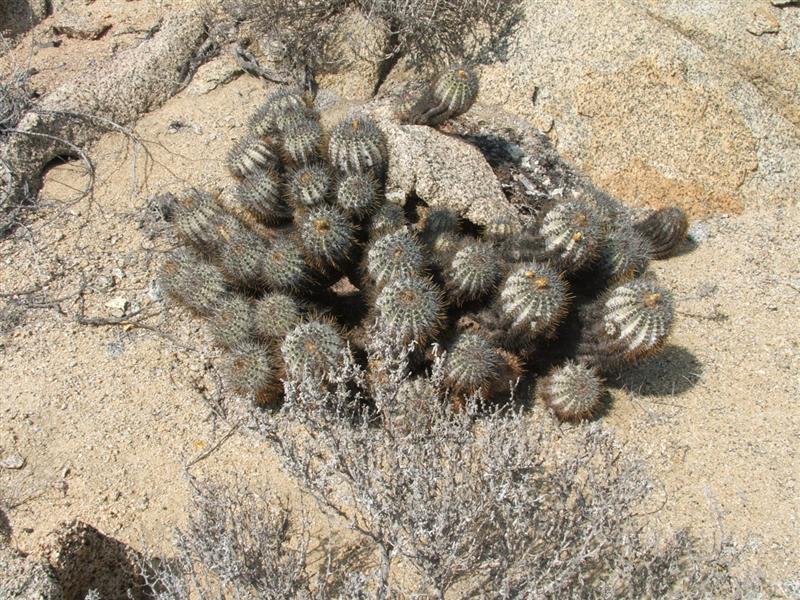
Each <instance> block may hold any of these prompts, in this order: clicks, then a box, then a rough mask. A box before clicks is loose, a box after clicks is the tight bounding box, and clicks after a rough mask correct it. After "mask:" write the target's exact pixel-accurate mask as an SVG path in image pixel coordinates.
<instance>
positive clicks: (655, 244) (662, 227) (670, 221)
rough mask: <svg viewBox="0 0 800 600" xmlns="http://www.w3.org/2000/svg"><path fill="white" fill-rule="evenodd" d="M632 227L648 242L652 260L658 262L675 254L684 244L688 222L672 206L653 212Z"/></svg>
mask: <svg viewBox="0 0 800 600" xmlns="http://www.w3.org/2000/svg"><path fill="white" fill-rule="evenodd" d="M634 227H635V228H636V230H637V231H638V232H639V233H641V234H642V235H643V236H644V237H645V239H646V240H647V241H648V242H650V245H651V246H652V250H653V252H652V255H653V258H655V259H659V260H660V259H664V258H669V257H670V256H672V255H673V254H675V252H676V250H677V249H678V248H679V247H680V245H681V244H682V243H683V242H684V240H685V239H686V231H687V230H688V229H689V220H688V219H687V218H686V213H685V212H684V211H683V210H682V209H680V208H678V207H677V206H673V207H671V208H662V209H659V210H657V211H655V212H653V213H652V214H650V215H649V216H648V217H647V218H645V219H644V220H642V221H639V222H638V223H636V225H635V226H634Z"/></svg>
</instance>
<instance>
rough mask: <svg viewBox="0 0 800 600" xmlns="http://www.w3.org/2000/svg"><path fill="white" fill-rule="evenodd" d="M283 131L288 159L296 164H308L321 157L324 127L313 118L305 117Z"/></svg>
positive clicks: (285, 152)
mask: <svg viewBox="0 0 800 600" xmlns="http://www.w3.org/2000/svg"><path fill="white" fill-rule="evenodd" d="M281 131H282V132H283V152H284V155H285V156H286V158H287V161H288V162H290V163H292V164H295V165H307V164H310V163H312V162H314V161H315V160H318V159H319V157H320V146H321V145H322V128H321V127H320V125H319V123H318V122H317V121H315V120H313V119H303V120H300V121H299V122H297V123H294V124H293V125H292V126H290V127H286V128H284V129H282V130H281Z"/></svg>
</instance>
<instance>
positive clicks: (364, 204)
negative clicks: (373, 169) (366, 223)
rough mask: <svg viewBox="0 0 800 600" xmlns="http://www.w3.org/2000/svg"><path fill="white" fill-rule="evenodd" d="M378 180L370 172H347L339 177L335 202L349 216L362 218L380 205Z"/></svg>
mask: <svg viewBox="0 0 800 600" xmlns="http://www.w3.org/2000/svg"><path fill="white" fill-rule="evenodd" d="M379 191H380V189H379V185H378V180H377V179H376V178H375V176H374V175H373V174H372V173H370V172H367V173H349V174H347V175H345V176H344V177H342V178H340V179H339V184H338V185H337V187H336V204H337V205H338V206H339V207H340V208H341V209H342V210H344V211H345V212H346V213H347V214H348V215H349V216H350V217H351V218H354V219H363V218H364V217H367V216H369V215H371V214H372V213H373V212H374V211H375V210H376V209H377V207H378V206H379V205H380V196H379Z"/></svg>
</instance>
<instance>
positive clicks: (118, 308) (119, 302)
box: [105, 296, 128, 317]
mask: <svg viewBox="0 0 800 600" xmlns="http://www.w3.org/2000/svg"><path fill="white" fill-rule="evenodd" d="M105 306H106V308H108V309H110V310H111V314H112V315H113V316H115V317H124V316H125V312H126V311H127V310H128V301H127V300H126V299H125V298H122V297H119V296H118V297H116V298H112V299H111V300H109V301H108V302H106V304H105Z"/></svg>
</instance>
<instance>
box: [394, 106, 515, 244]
mask: <svg viewBox="0 0 800 600" xmlns="http://www.w3.org/2000/svg"><path fill="white" fill-rule="evenodd" d="M380 126H381V128H382V129H383V131H384V133H385V134H386V137H387V145H388V151H389V171H388V173H387V179H386V198H387V199H388V200H390V201H392V202H396V203H398V204H404V203H405V201H406V199H407V198H408V197H409V196H410V195H411V194H416V195H417V196H419V197H420V198H421V199H422V200H423V201H424V202H425V203H427V204H428V205H429V206H447V207H448V208H451V209H453V210H455V211H457V212H458V213H459V214H460V215H462V216H463V217H466V218H467V219H469V220H470V221H472V222H473V223H476V224H478V225H483V226H486V227H488V228H490V229H494V228H496V227H498V226H500V224H502V226H503V227H504V228H511V229H516V228H518V227H519V226H520V223H519V219H518V216H517V213H516V210H514V208H513V207H512V206H511V205H510V204H509V203H508V202H507V201H506V198H505V195H504V194H503V190H502V189H501V188H500V184H499V182H498V181H497V178H496V177H495V175H494V172H493V171H492V168H491V167H490V166H489V164H488V163H487V162H486V159H485V158H484V157H483V155H482V154H481V153H480V151H478V150H477V148H475V147H474V146H472V145H470V144H467V143H466V142H463V141H461V140H459V139H458V138H456V137H451V136H447V135H444V134H442V133H440V132H439V131H437V130H435V129H433V128H431V127H425V126H421V125H398V124H397V123H394V122H391V121H388V120H383V121H381V122H380Z"/></svg>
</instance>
